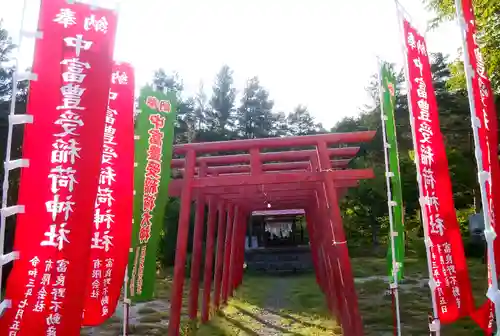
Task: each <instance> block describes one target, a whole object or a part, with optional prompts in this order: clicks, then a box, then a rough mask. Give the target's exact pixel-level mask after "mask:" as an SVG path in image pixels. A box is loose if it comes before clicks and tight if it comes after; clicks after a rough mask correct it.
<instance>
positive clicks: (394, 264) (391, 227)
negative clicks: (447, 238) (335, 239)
mask: <svg viewBox="0 0 500 336" xmlns="http://www.w3.org/2000/svg"><path fill="white" fill-rule="evenodd" d="M378 66H379V72H378V84H379V95H380V116H381V119H382V135H383V140H384V159H385V184H386V188H387V205H388V207H389V231H390V235H391V238H390V240H391V253H392V281H391V282H390V284H389V286H390V289H391V292H392V294H393V295H394V303H395V305H396V327H397V331H398V332H397V334H398V336H401V314H400V311H399V291H398V269H399V265H398V263H397V262H396V245H395V242H394V237H395V235H397V232H394V218H393V216H392V208H393V207H394V206H396V205H397V204H394V202H393V201H392V192H391V190H392V189H391V172H390V168H389V155H388V153H387V151H388V148H389V142H388V140H387V131H386V129H385V122H386V120H387V115H386V114H385V113H384V93H383V92H382V90H383V85H382V63H381V62H380V59H379V60H378ZM389 122H392V121H389ZM392 176H394V175H392ZM399 205H400V206H402V204H399Z"/></svg>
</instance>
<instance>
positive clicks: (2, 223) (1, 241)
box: [0, 0, 39, 315]
mask: <svg viewBox="0 0 500 336" xmlns="http://www.w3.org/2000/svg"><path fill="white" fill-rule="evenodd" d="M26 8H27V0H24V1H23V7H22V12H21V13H22V15H21V26H20V28H19V42H18V44H17V50H18V55H17V57H14V70H13V72H12V97H11V99H10V111H9V126H8V131H7V148H6V149H5V162H4V177H3V183H2V211H1V216H0V255H1V262H0V289H1V288H2V277H3V265H5V264H7V263H8V262H10V261H12V260H13V259H17V258H18V257H19V255H18V254H17V253H15V252H12V253H10V256H9V254H7V255H6V254H4V252H5V227H6V224H7V223H6V219H7V217H8V216H11V215H14V214H16V213H21V212H24V207H22V206H14V207H10V209H9V207H8V206H7V204H8V197H9V173H10V170H12V169H14V168H21V167H28V165H29V161H28V160H19V164H17V165H16V163H15V161H11V151H12V149H11V147H12V133H13V128H14V118H15V111H16V102H17V99H16V98H17V83H18V81H19V57H20V53H21V44H22V40H23V35H24V34H25V32H24V20H25V16H26ZM34 36H35V37H39V35H38V34H37V33H35V34H34ZM28 79H33V78H28ZM22 117H24V119H23V120H18V121H19V122H18V123H28V122H31V121H32V120H30V117H29V116H28V115H24V116H22ZM1 292H2V291H1V290H0V300H2V299H3V295H2V293H1ZM9 306H10V301H9V300H5V301H2V303H1V305H0V315H1V314H2V313H3V311H4V309H5V308H8V307H9Z"/></svg>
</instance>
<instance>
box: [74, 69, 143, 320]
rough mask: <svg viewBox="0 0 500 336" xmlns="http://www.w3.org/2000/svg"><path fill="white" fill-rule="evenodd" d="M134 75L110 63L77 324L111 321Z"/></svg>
mask: <svg viewBox="0 0 500 336" xmlns="http://www.w3.org/2000/svg"><path fill="white" fill-rule="evenodd" d="M133 190H134V72H133V69H132V66H131V65H129V64H126V63H115V65H114V67H113V73H112V75H111V87H110V92H109V103H108V111H107V114H106V123H105V128H104V145H103V154H102V162H101V173H100V177H99V186H98V187H97V197H96V202H95V213H94V228H93V231H92V241H91V245H90V249H91V252H90V260H91V265H90V277H88V283H87V296H86V302H85V309H84V315H83V324H84V325H87V326H95V325H99V324H101V323H103V322H104V321H105V320H106V319H108V318H109V317H111V316H112V315H113V313H114V311H115V308H116V305H117V303H118V299H119V297H120V294H121V289H122V287H123V281H124V276H125V269H126V267H127V263H128V254H129V248H130V237H131V234H132V216H133V202H134V195H133Z"/></svg>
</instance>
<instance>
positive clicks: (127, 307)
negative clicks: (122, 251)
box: [123, 266, 130, 336]
mask: <svg viewBox="0 0 500 336" xmlns="http://www.w3.org/2000/svg"><path fill="white" fill-rule="evenodd" d="M127 284H128V266H127V267H126V268H125V278H124V280H123V336H127V335H128V327H129V313H130V299H129V298H128V291H127Z"/></svg>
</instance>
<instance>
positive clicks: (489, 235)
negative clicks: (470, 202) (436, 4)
mask: <svg viewBox="0 0 500 336" xmlns="http://www.w3.org/2000/svg"><path fill="white" fill-rule="evenodd" d="M455 7H456V14H457V21H458V25H459V27H460V36H461V38H462V46H463V52H462V53H463V57H464V69H465V79H466V82H467V91H468V98H469V105H470V114H471V118H470V120H471V124H472V131H473V135H474V145H475V151H474V155H475V157H476V163H477V174H478V180H479V188H480V190H481V204H482V208H483V217H484V233H485V238H486V244H487V257H488V264H489V268H490V274H491V275H490V278H491V285H489V288H488V292H487V293H486V297H488V299H490V300H491V301H492V302H493V304H494V305H495V320H496V325H497V335H498V334H499V333H500V307H499V302H498V300H495V299H494V298H495V297H496V296H497V295H498V293H499V290H498V278H497V270H496V261H495V251H494V244H493V242H494V240H495V239H496V234H495V230H494V228H493V227H492V226H491V209H490V207H489V204H488V194H487V191H486V181H487V180H488V178H489V179H490V188H491V185H492V183H491V182H492V181H491V171H489V172H488V171H484V167H483V153H482V151H481V145H480V142H479V131H478V127H481V123H480V121H479V120H477V119H478V118H477V117H476V104H475V101H474V87H473V86H472V78H473V77H474V71H473V69H472V65H471V63H470V59H469V53H468V48H467V41H466V34H465V32H466V30H467V24H466V23H465V22H464V17H463V8H462V1H461V0H455ZM478 94H479V93H478ZM486 155H489V153H486ZM491 197H493V195H491ZM491 294H493V295H491Z"/></svg>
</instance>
